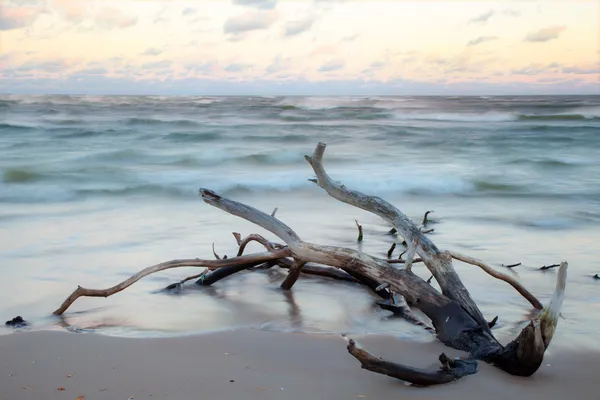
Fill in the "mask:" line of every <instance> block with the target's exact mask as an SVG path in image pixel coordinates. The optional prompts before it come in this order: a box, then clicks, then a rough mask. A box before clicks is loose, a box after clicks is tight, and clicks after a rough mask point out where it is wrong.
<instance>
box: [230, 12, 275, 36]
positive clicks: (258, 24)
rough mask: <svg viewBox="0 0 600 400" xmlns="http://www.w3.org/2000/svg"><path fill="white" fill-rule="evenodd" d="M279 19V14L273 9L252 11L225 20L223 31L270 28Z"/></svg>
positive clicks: (234, 31)
mask: <svg viewBox="0 0 600 400" xmlns="http://www.w3.org/2000/svg"><path fill="white" fill-rule="evenodd" d="M276 20H277V15H276V14H275V13H274V12H271V11H251V12H246V13H244V14H241V15H237V16H235V17H231V18H229V19H227V21H225V24H224V25H223V32H225V33H226V34H227V33H229V34H238V33H243V32H249V31H254V30H260V29H267V28H269V27H270V26H271V25H272V24H273V23H274V22H275V21H276Z"/></svg>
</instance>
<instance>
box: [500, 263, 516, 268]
mask: <svg viewBox="0 0 600 400" xmlns="http://www.w3.org/2000/svg"><path fill="white" fill-rule="evenodd" d="M519 265H521V263H520V262H518V263H516V264H508V265H504V264H502V266H503V267H504V268H514V267H518V266H519Z"/></svg>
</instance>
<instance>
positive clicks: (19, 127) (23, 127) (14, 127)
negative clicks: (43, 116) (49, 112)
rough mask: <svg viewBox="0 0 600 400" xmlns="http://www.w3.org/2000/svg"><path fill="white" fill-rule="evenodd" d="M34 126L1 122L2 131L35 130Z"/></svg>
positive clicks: (0, 129) (0, 128)
mask: <svg viewBox="0 0 600 400" xmlns="http://www.w3.org/2000/svg"><path fill="white" fill-rule="evenodd" d="M35 129H36V128H35V127H34V126H30V125H20V124H10V123H6V122H0V131H4V130H6V131H9V130H10V131H31V130H35Z"/></svg>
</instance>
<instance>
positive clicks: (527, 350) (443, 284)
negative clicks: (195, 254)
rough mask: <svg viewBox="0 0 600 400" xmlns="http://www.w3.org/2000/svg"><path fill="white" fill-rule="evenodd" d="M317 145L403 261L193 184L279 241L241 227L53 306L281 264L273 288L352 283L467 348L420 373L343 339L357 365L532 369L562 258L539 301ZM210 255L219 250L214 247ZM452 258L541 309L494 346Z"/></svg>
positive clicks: (549, 325) (454, 372) (340, 193)
mask: <svg viewBox="0 0 600 400" xmlns="http://www.w3.org/2000/svg"><path fill="white" fill-rule="evenodd" d="M325 147H326V146H325V144H324V143H319V144H318V145H317V147H316V149H315V150H314V153H313V154H312V156H306V160H307V161H308V163H309V164H310V166H311V167H312V169H313V171H314V173H315V175H316V179H311V181H313V182H315V183H316V184H317V185H318V186H319V187H320V188H322V189H323V190H324V191H325V193H326V194H328V195H329V196H331V197H333V198H334V199H336V200H339V201H341V202H344V203H346V204H348V205H350V206H354V207H358V208H361V209H363V210H366V211H368V212H371V213H374V214H376V215H378V216H379V217H381V218H382V219H383V220H384V221H385V222H387V223H388V224H389V225H391V226H392V227H393V229H392V232H390V233H394V234H398V235H400V236H401V237H402V239H403V244H405V246H406V254H407V257H406V260H392V259H391V255H392V252H393V250H394V248H395V246H392V248H390V251H389V252H388V258H387V259H383V258H377V257H374V256H371V255H369V254H366V253H364V252H361V251H356V250H353V249H348V248H343V247H337V246H328V245H319V244H314V243H308V242H304V241H303V240H302V239H301V238H300V237H299V236H298V235H297V234H296V232H294V230H293V229H291V228H290V227H289V226H287V225H285V224H284V223H283V222H282V221H280V220H279V219H277V218H276V217H275V213H276V210H277V209H276V210H275V211H274V212H273V213H272V214H267V213H264V212H261V211H259V210H257V209H255V208H253V207H250V206H248V205H245V204H242V203H239V202H236V201H233V200H230V199H227V198H225V197H222V196H220V195H219V194H217V193H215V192H213V191H211V190H209V189H200V196H201V197H202V200H203V201H204V202H205V203H207V204H209V205H211V206H214V207H216V208H219V209H221V210H223V211H225V212H227V213H229V214H232V215H235V216H238V217H240V218H243V219H245V220H247V221H249V222H252V223H254V224H255V225H257V226H260V227H261V228H264V229H266V230H267V231H269V232H271V233H272V234H274V235H275V236H277V237H278V238H279V239H280V240H281V241H282V242H283V244H278V243H274V242H271V241H268V240H267V239H265V238H264V237H262V236H260V235H249V236H248V237H246V238H244V239H242V237H241V235H239V234H237V233H234V236H235V238H236V241H237V243H238V246H239V250H238V254H237V256H235V257H231V258H225V257H223V258H222V259H216V260H200V259H191V260H174V261H169V262H166V263H162V264H158V265H155V266H152V267H148V268H146V269H144V270H142V271H141V272H139V273H138V274H136V275H134V276H132V277H131V278H129V279H127V280H125V281H124V282H122V283H120V284H118V285H116V286H114V287H112V288H109V289H103V290H94V289H85V288H82V287H78V288H77V289H76V290H75V291H74V292H73V293H72V294H71V295H70V296H69V297H68V298H67V299H66V300H65V301H64V302H63V304H62V305H61V306H60V307H59V308H58V309H57V310H56V311H55V312H54V314H56V315H61V314H63V313H64V312H65V311H66V310H67V309H68V308H69V306H70V305H71V304H72V303H73V302H74V301H75V300H76V299H77V298H79V297H81V296H95V297H108V296H110V295H112V294H115V293H118V292H120V291H121V290H124V289H125V288H127V287H128V286H130V285H132V284H133V283H135V282H136V281H138V280H139V279H141V278H143V277H144V276H147V275H149V274H151V273H154V272H158V271H162V270H165V269H170V268H177V267H182V266H186V267H190V266H192V267H194V266H195V267H203V268H205V270H204V271H202V273H200V274H197V275H194V276H192V277H188V278H185V279H184V280H182V281H180V282H178V283H176V284H174V285H170V287H167V289H173V288H181V287H182V285H183V284H184V283H185V282H186V281H188V280H192V279H197V278H199V279H198V280H197V281H196V283H197V284H200V285H210V284H213V283H215V282H216V281H218V280H220V279H223V278H225V277H226V276H229V275H231V274H234V273H237V272H240V271H245V270H257V269H264V268H270V267H272V266H273V265H279V266H280V267H282V268H286V269H288V270H289V273H288V276H287V278H286V279H285V280H284V282H283V283H282V284H281V288H282V289H283V290H285V291H289V290H290V289H292V287H293V285H294V283H295V282H296V281H297V279H299V277H300V276H301V274H310V273H312V274H316V275H321V276H327V277H330V278H334V279H340V280H345V281H349V282H354V283H360V284H362V285H365V286H367V287H368V288H370V289H371V290H372V291H373V292H375V293H376V294H377V295H378V296H379V297H380V298H381V300H380V301H379V302H378V304H379V305H380V306H381V307H382V308H385V309H387V310H390V311H392V312H394V314H396V315H398V316H400V317H403V318H406V319H407V320H408V321H411V322H413V323H415V324H417V325H421V326H423V327H424V328H426V329H428V330H430V331H432V332H435V334H436V336H437V338H438V339H439V340H440V341H441V342H443V343H444V344H446V345H447V346H449V347H452V348H455V349H459V350H463V351H466V352H467V353H469V359H468V360H452V359H449V358H448V357H446V356H445V355H444V354H442V355H441V356H440V362H441V364H442V365H441V367H440V369H439V370H438V371H426V370H421V369H417V368H412V367H410V366H406V365H402V364H397V363H393V362H390V361H386V360H383V359H381V358H378V357H376V356H374V355H373V354H371V353H370V352H368V351H367V350H366V349H364V348H363V347H362V346H361V345H360V343H357V342H356V341H354V340H350V341H349V344H348V352H349V353H350V354H351V355H352V356H354V357H355V358H356V359H357V360H358V361H359V362H360V363H361V366H362V367H363V368H365V369H368V370H371V371H373V372H377V373H382V374H386V375H390V376H392V377H395V378H398V379H401V380H404V381H406V382H410V383H412V384H415V385H420V386H426V385H432V384H441V383H447V382H450V381H453V380H456V379H459V378H461V377H463V376H466V375H469V374H473V373H475V372H476V368H477V361H476V360H482V361H485V362H488V363H490V364H492V365H494V366H496V367H498V368H500V369H502V370H504V371H506V372H508V373H510V374H513V375H518V376H530V375H532V374H533V373H535V372H536V371H537V369H538V368H539V366H540V365H541V363H542V361H543V357H544V352H545V350H546V348H547V347H548V346H549V344H550V341H551V340H552V336H553V334H554V330H555V329H556V324H557V322H558V316H559V312H560V308H561V305H562V301H563V297H564V291H565V283H566V275H567V263H566V262H562V263H561V264H560V265H559V269H558V276H557V284H556V290H555V292H554V294H553V296H552V298H551V301H550V303H549V304H548V305H546V306H545V307H544V306H543V305H542V303H541V302H540V301H539V300H538V299H537V298H536V297H535V296H534V295H533V294H531V293H530V292H529V291H527V289H525V288H524V287H523V286H522V285H521V284H520V283H519V282H517V281H516V280H515V279H513V278H512V277H510V276H508V275H505V274H503V273H500V272H498V271H496V270H494V269H493V268H491V267H490V266H488V265H487V264H485V263H484V262H482V261H480V260H476V259H474V258H471V257H468V256H465V255H462V254H459V253H456V252H452V251H442V250H439V249H438V248H437V247H436V246H435V245H434V244H433V242H432V241H431V240H430V239H429V238H428V237H427V236H426V235H425V232H426V231H424V230H423V229H422V227H418V226H417V225H415V224H414V223H413V222H412V221H411V220H410V219H409V218H408V217H407V216H406V215H404V214H403V213H402V212H401V211H400V210H398V209H397V208H396V207H394V206H393V205H392V204H390V203H388V202H387V201H385V200H384V199H381V198H379V197H375V196H369V195H366V194H363V193H361V192H358V191H355V190H352V189H349V188H347V187H346V186H344V185H343V184H341V183H339V182H335V181H333V180H332V179H331V178H330V177H329V175H328V174H327V172H326V171H325V168H324V166H323V156H324V153H325ZM429 213H431V211H428V212H427V213H426V214H425V216H424V218H423V223H422V225H423V227H424V226H425V225H426V224H427V223H428V219H427V216H428V214H429ZM357 226H358V228H359V232H360V233H362V229H361V228H362V226H360V225H359V224H358V222H357ZM360 239H362V235H361V237H360ZM360 239H359V240H360ZM251 241H255V242H258V243H260V244H261V245H262V246H264V247H265V249H266V252H264V253H258V254H253V255H243V252H244V249H245V247H246V245H247V244H248V243H249V242H251ZM213 253H214V250H213ZM214 255H215V258H218V256H217V255H216V253H214ZM417 256H418V257H417ZM453 259H455V260H459V261H461V262H465V263H468V264H472V265H475V266H478V267H480V268H481V269H483V270H484V271H485V272H487V273H488V274H490V275H491V276H493V277H495V278H497V279H501V280H503V281H505V282H507V283H508V284H510V285H511V286H513V287H514V288H515V289H516V290H517V291H518V293H520V294H521V295H522V296H523V297H524V298H525V299H526V300H527V301H529V303H530V304H531V305H532V306H533V307H534V308H535V309H537V310H540V311H539V312H537V314H535V315H534V317H533V318H532V320H531V321H530V322H529V323H528V324H527V326H526V327H525V328H524V329H523V330H522V331H521V333H520V334H519V335H518V336H517V338H516V339H515V340H513V341H512V342H510V343H508V344H507V345H502V344H501V343H500V342H499V341H498V340H497V339H496V338H495V337H494V336H493V334H492V332H491V326H493V324H494V323H495V321H496V320H497V317H496V318H494V320H493V321H492V322H490V323H488V322H487V320H486V319H485V318H484V316H483V314H482V313H481V311H480V310H479V308H478V307H477V305H476V304H475V302H474V301H473V299H472V298H471V296H470V294H469V292H468V291H467V289H466V288H465V286H464V285H463V283H462V281H461V280H460V277H459V276H458V274H457V273H456V271H455V270H454V267H453V265H452V260H453ZM416 262H422V263H423V264H424V265H425V267H426V268H427V269H428V270H429V272H430V273H431V275H432V278H433V279H435V280H436V282H437V283H438V285H439V287H440V291H438V290H436V289H435V288H434V287H433V286H431V285H430V284H429V281H430V280H431V279H432V278H430V280H428V281H425V280H423V279H421V278H420V277H419V276H417V275H415V274H414V273H413V272H412V268H414V264H415V263H416ZM402 264H404V265H402ZM412 309H418V310H420V311H421V312H422V313H423V314H425V315H426V316H427V318H428V319H429V321H423V320H422V319H421V318H419V317H418V316H417V315H416V314H415V313H414V312H413V311H412Z"/></svg>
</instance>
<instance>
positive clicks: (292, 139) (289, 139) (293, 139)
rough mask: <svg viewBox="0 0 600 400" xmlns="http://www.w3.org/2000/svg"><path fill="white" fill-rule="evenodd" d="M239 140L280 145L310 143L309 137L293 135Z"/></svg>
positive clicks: (252, 137) (242, 138) (248, 136)
mask: <svg viewBox="0 0 600 400" xmlns="http://www.w3.org/2000/svg"><path fill="white" fill-rule="evenodd" d="M239 139H240V140H244V141H250V142H267V143H272V142H280V143H307V142H312V138H311V137H310V136H309V135H300V134H298V135H295V134H289V135H285V134H279V135H277V134H275V135H247V136H242V137H240V138H239Z"/></svg>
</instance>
